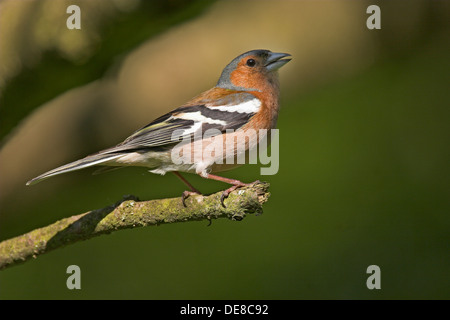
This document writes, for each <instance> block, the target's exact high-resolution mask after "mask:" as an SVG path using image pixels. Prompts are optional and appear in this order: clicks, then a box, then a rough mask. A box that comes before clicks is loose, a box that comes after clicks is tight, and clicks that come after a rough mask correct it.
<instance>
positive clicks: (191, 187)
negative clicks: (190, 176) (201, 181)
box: [172, 171, 202, 207]
mask: <svg viewBox="0 0 450 320" xmlns="http://www.w3.org/2000/svg"><path fill="white" fill-rule="evenodd" d="M172 172H173V174H174V175H176V176H177V177H178V178H180V180H181V181H183V183H184V184H185V185H187V186H188V188H189V189H191V191H184V192H183V194H182V195H181V202H182V203H183V206H185V207H186V203H185V200H186V198H188V197H189V196H192V195H195V194H202V193H201V192H200V191H198V190H197V189H195V188H194V186H193V185H192V184H190V183H189V181H187V180H186V179H185V178H184V177H183V176H182V175H181V174H180V173H179V172H178V171H172Z"/></svg>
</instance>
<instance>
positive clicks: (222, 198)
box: [220, 180, 261, 208]
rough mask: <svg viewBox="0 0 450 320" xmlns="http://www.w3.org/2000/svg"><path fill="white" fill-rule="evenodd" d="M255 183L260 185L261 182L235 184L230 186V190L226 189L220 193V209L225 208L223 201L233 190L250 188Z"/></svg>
mask: <svg viewBox="0 0 450 320" xmlns="http://www.w3.org/2000/svg"><path fill="white" fill-rule="evenodd" d="M255 183H261V182H260V181H259V180H256V181H254V182H252V183H242V184H236V185H234V186H232V187H231V188H228V189H227V190H225V191H224V192H222V195H221V196H220V203H221V204H222V207H224V208H226V206H225V203H224V200H225V199H226V198H228V196H229V195H230V193H231V192H233V191H234V190H236V189H238V188H242V187H250V186H252V185H254V184H255Z"/></svg>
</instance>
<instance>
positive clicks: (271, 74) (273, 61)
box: [217, 50, 291, 91]
mask: <svg viewBox="0 0 450 320" xmlns="http://www.w3.org/2000/svg"><path fill="white" fill-rule="evenodd" d="M288 56H290V54H288V53H277V52H271V51H269V50H252V51H248V52H246V53H243V54H241V55H240V56H238V57H236V58H234V59H233V61H231V62H230V63H229V64H228V65H227V66H226V67H225V69H224V70H223V71H222V75H221V76H220V79H219V81H218V82H217V87H220V88H224V89H231V90H246V91H262V90H264V88H266V87H267V85H275V84H276V83H277V81H276V80H277V72H276V71H277V70H278V69H279V68H281V67H282V66H284V65H285V64H286V63H288V62H289V61H291V59H283V58H285V57H288Z"/></svg>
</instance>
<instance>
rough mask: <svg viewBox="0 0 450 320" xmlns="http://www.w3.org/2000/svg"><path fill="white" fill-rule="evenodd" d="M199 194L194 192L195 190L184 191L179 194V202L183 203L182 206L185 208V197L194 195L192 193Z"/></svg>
mask: <svg viewBox="0 0 450 320" xmlns="http://www.w3.org/2000/svg"><path fill="white" fill-rule="evenodd" d="M199 194H200V195H201V193H200V192H195V191H184V192H183V193H182V195H181V203H183V206H184V207H185V208H186V207H187V205H186V202H185V201H186V199H187V198H189V196H194V195H199Z"/></svg>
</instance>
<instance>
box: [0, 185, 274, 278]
mask: <svg viewBox="0 0 450 320" xmlns="http://www.w3.org/2000/svg"><path fill="white" fill-rule="evenodd" d="M268 188H269V184H268V183H265V182H257V183H254V184H253V185H251V186H249V187H243V188H240V189H238V190H236V191H234V192H232V193H231V194H230V195H229V197H228V198H227V199H226V200H225V204H226V207H223V206H222V205H221V202H220V197H221V195H222V192H217V193H214V194H212V195H208V196H203V195H194V196H190V197H189V198H187V199H186V206H183V204H182V202H181V198H180V197H178V198H171V199H158V200H149V201H139V200H138V199H137V198H136V197H133V196H127V197H124V199H122V200H121V201H119V202H117V203H116V204H114V205H112V206H108V207H105V208H102V209H98V210H92V211H89V212H86V213H83V214H79V215H75V216H72V217H69V218H65V219H62V220H59V221H57V222H55V223H53V224H51V225H48V226H46V227H43V228H39V229H35V230H33V231H30V232H28V233H26V234H24V235H21V236H18V237H15V238H12V239H8V240H4V241H3V242H0V270H1V269H4V268H6V267H9V266H13V265H16V264H19V263H22V262H24V261H27V260H29V259H30V258H36V257H37V256H38V255H40V254H43V253H46V252H49V251H51V250H54V249H57V248H60V247H63V246H65V245H68V244H72V243H75V242H77V241H80V240H87V239H90V238H92V237H95V236H99V235H101V234H105V233H111V232H114V231H116V230H120V229H129V228H135V227H145V226H151V225H160V224H165V223H175V222H185V221H199V220H210V221H211V219H218V218H228V219H231V220H237V221H240V220H242V219H243V218H244V217H245V216H246V215H247V214H250V213H255V214H260V213H262V205H263V203H265V202H266V201H267V199H268V197H269V195H270V194H269V192H268Z"/></svg>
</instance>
